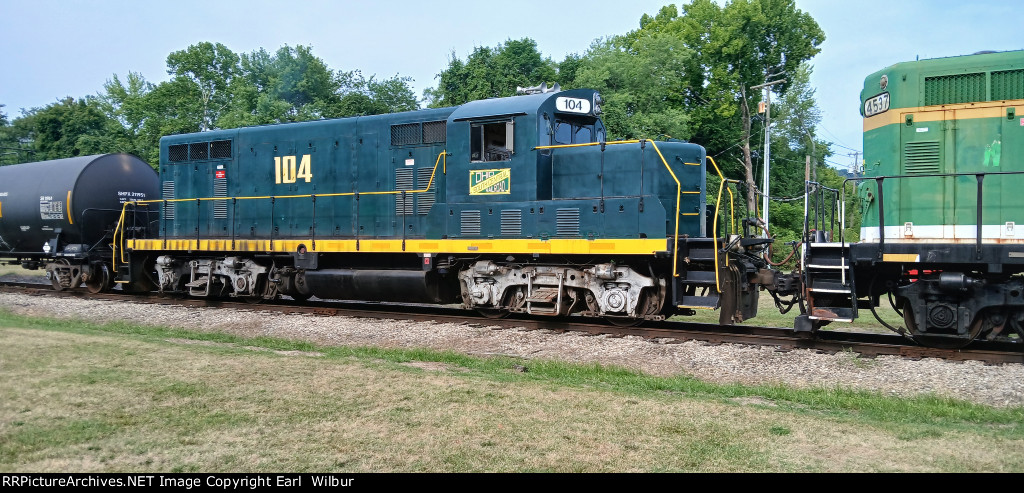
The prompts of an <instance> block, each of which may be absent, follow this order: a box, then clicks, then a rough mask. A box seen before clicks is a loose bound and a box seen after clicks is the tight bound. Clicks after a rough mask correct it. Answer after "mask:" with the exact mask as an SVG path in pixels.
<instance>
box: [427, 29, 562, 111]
mask: <svg viewBox="0 0 1024 493" xmlns="http://www.w3.org/2000/svg"><path fill="white" fill-rule="evenodd" d="M436 78H437V79H438V84H437V87H436V88H430V89H427V90H426V91H425V92H424V96H425V97H426V100H427V101H428V102H429V106H430V107H432V108H439V107H444V106H456V105H460V104H464V103H467V102H469V101H475V100H477V99H486V98H496V97H507V96H514V95H515V94H516V88H517V87H528V86H535V85H537V84H540V83H542V82H554V81H555V79H556V78H557V72H556V65H555V63H554V62H552V61H551V59H550V58H543V57H542V56H541V54H540V52H539V51H537V43H536V42H535V41H534V40H532V39H529V38H523V39H520V40H511V39H510V40H508V41H506V42H505V43H503V44H499V45H498V46H496V47H494V48H488V47H484V46H481V47H477V48H475V49H474V50H473V53H470V55H469V56H468V57H467V58H466V61H465V62H463V61H462V60H461V59H459V58H458V56H456V54H455V52H452V55H451V59H450V60H449V62H448V68H446V69H444V70H443V71H441V73H439V74H437V77H436Z"/></svg>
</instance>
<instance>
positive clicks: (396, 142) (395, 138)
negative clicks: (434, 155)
mask: <svg viewBox="0 0 1024 493" xmlns="http://www.w3.org/2000/svg"><path fill="white" fill-rule="evenodd" d="M419 143H420V124H419V123H404V124H401V125H392V126H391V145H393V146H403V145H411V144H419Z"/></svg>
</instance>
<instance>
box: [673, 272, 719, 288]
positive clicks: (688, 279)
mask: <svg viewBox="0 0 1024 493" xmlns="http://www.w3.org/2000/svg"><path fill="white" fill-rule="evenodd" d="M680 282H682V283H683V284H684V285H688V286H714V285H715V284H716V282H715V271H713V270H691V271H689V272H687V273H686V274H685V277H684V278H682V279H680Z"/></svg>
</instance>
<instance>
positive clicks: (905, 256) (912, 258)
mask: <svg viewBox="0 0 1024 493" xmlns="http://www.w3.org/2000/svg"><path fill="white" fill-rule="evenodd" d="M920 261H921V255H920V254H917V253H886V254H883V255H882V262H920Z"/></svg>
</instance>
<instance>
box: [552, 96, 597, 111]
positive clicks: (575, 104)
mask: <svg viewBox="0 0 1024 493" xmlns="http://www.w3.org/2000/svg"><path fill="white" fill-rule="evenodd" d="M555 110H557V111H561V112H564V113H579V114H581V115H586V114H589V113H590V101H588V100H586V99H582V98H566V97H558V98H555Z"/></svg>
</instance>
